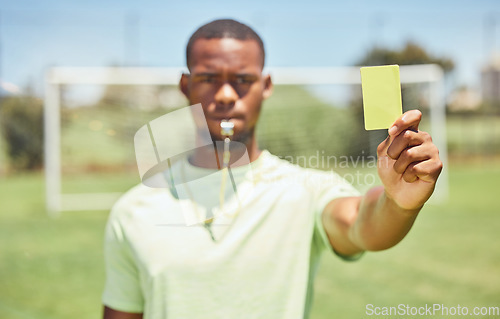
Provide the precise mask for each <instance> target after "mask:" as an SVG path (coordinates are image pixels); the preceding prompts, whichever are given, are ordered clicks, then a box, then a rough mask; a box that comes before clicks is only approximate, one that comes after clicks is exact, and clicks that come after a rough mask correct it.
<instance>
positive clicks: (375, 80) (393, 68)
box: [361, 65, 403, 130]
mask: <svg viewBox="0 0 500 319" xmlns="http://www.w3.org/2000/svg"><path fill="white" fill-rule="evenodd" d="M361 88H362V90H363V109H364V115H365V129H366V130H378V129H388V128H389V126H390V125H391V124H392V123H394V121H395V120H396V119H397V118H398V117H399V116H401V114H402V113H403V107H402V104H401V83H400V81H399V66H398V65H383V66H372V67H363V68H361Z"/></svg>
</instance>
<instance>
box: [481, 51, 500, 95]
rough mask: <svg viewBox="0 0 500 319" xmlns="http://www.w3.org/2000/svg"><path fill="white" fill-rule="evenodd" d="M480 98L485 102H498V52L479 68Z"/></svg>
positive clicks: (499, 67)
mask: <svg viewBox="0 0 500 319" xmlns="http://www.w3.org/2000/svg"><path fill="white" fill-rule="evenodd" d="M481 86H482V94H481V95H482V98H483V101H484V102H485V103H500V54H496V55H494V57H493V58H492V59H491V60H490V61H489V62H488V63H487V64H486V65H485V66H484V67H483V69H482V70H481Z"/></svg>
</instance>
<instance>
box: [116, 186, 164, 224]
mask: <svg viewBox="0 0 500 319" xmlns="http://www.w3.org/2000/svg"><path fill="white" fill-rule="evenodd" d="M167 192H168V190H167V189H165V188H152V187H149V186H146V185H144V184H142V183H140V184H138V185H136V186H134V187H132V188H131V189H129V190H128V191H127V192H125V193H124V194H123V195H122V196H121V197H120V198H119V199H118V200H117V201H116V203H115V204H114V205H113V207H112V209H111V215H112V216H113V217H127V216H128V217H131V214H133V213H135V211H137V209H138V208H140V207H144V206H147V205H150V204H151V203H154V202H155V201H157V200H159V199H162V200H164V199H165V194H166V193H167Z"/></svg>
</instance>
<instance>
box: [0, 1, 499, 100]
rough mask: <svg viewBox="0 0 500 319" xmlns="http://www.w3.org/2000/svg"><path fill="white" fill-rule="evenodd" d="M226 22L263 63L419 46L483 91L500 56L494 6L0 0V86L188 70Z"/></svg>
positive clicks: (344, 61)
mask: <svg viewBox="0 0 500 319" xmlns="http://www.w3.org/2000/svg"><path fill="white" fill-rule="evenodd" d="M228 17H229V18H235V19H237V20H240V21H242V22H244V23H247V24H249V25H250V26H252V27H253V28H254V29H255V30H256V31H257V32H258V33H259V34H260V35H261V36H262V38H263V40H264V43H265V46H266V54H267V61H266V63H267V66H296V67H297V66H299V67H304V66H315V67H321V66H350V65H353V64H354V63H356V62H357V61H358V60H360V59H361V58H362V57H363V55H364V54H366V52H367V51H368V50H369V49H370V48H372V47H373V46H374V45H378V46H384V47H388V48H392V49H397V48H401V47H402V46H403V45H404V43H405V42H407V41H414V42H416V43H418V44H419V45H421V46H422V47H424V48H425V49H426V50H427V51H428V52H429V53H431V54H433V55H435V56H439V57H449V58H451V59H453V60H454V61H455V63H456V68H455V70H454V71H453V73H452V74H451V75H450V79H449V81H451V83H452V85H454V86H461V85H468V86H472V87H476V88H478V87H479V85H480V70H481V67H483V66H484V64H485V63H486V62H487V61H488V59H490V58H491V56H492V55H493V53H494V52H495V51H497V52H498V51H499V49H500V1H498V0H473V1H465V0H455V1H448V0H444V1H429V0H419V1H392V0H391V1H382V0H379V1H357V0H350V1H315V0H310V1H300V2H299V1H272V0H266V1H262V0H255V1H166V0H164V1H152V0H149V1H148V0H145V1H135V0H121V1H116V0H99V1H98V0H87V1H68V0H66V1H62V0H49V1H35V0H31V1H29V0H16V1H12V0H9V1H6V0H0V79H1V81H2V83H3V86H4V89H5V88H7V90H8V91H11V92H13V91H15V90H16V88H19V89H20V90H24V88H25V87H26V86H28V85H29V86H31V87H32V88H33V89H34V91H35V93H37V94H39V95H42V94H43V74H44V72H45V71H46V70H47V68H49V67H51V66H94V67H95V66H110V65H130V66H156V67H179V66H184V64H185V58H184V54H185V53H184V50H185V45H186V43H187V40H188V38H189V36H190V35H191V33H192V32H193V31H194V30H196V28H197V27H199V26H200V25H201V24H203V23H205V22H208V21H210V20H212V19H215V18H228Z"/></svg>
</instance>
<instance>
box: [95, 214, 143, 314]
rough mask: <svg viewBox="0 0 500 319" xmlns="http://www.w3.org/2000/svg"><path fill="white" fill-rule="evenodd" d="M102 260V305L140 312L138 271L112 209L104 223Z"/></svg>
mask: <svg viewBox="0 0 500 319" xmlns="http://www.w3.org/2000/svg"><path fill="white" fill-rule="evenodd" d="M104 261H105V269H106V282H105V286H104V292H103V294H102V302H103V304H104V305H106V306H108V307H109V308H112V309H114V310H118V311H123V312H132V313H141V312H143V310H144V298H143V295H142V290H141V285H140V280H139V271H138V269H137V265H136V262H135V259H134V256H133V253H132V250H131V247H130V245H129V243H128V241H127V239H126V236H125V235H124V232H123V228H122V226H121V225H120V223H119V222H118V220H117V219H116V218H115V217H114V214H113V212H112V213H111V215H110V219H109V220H108V223H107V225H106V232H105V238H104Z"/></svg>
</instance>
